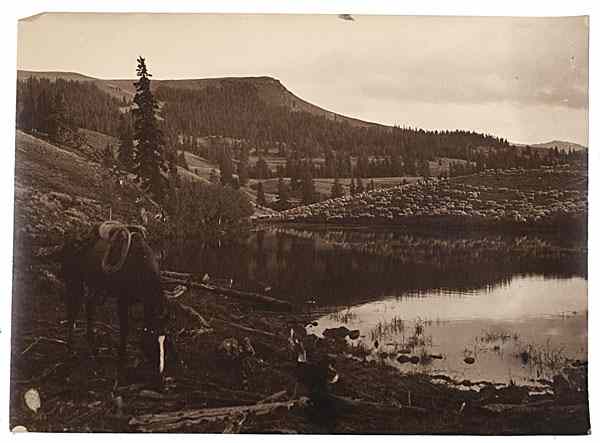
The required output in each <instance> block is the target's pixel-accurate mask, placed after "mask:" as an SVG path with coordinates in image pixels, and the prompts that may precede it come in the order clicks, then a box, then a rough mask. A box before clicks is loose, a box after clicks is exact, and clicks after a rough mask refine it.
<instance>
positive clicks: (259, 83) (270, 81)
mask: <svg viewBox="0 0 600 443" xmlns="http://www.w3.org/2000/svg"><path fill="white" fill-rule="evenodd" d="M29 77H35V78H47V79H49V80H51V81H54V80H56V79H59V78H60V79H64V80H77V81H89V82H93V83H95V84H96V85H97V86H98V88H100V89H101V90H102V91H105V92H106V93H108V94H110V95H112V96H113V97H117V98H119V99H121V98H122V97H125V98H127V99H131V98H133V96H134V95H135V87H134V86H133V82H134V81H135V80H123V79H119V80H105V79H99V78H94V77H90V76H87V75H83V74H78V73H76V72H59V71H22V70H19V71H17V79H18V80H25V79H27V78H29ZM231 80H235V81H237V82H243V83H248V84H249V85H253V86H254V87H255V88H256V89H257V91H258V95H259V97H260V99H261V100H263V101H264V102H265V103H266V104H267V105H270V106H285V107H288V108H290V109H292V110H295V111H304V112H308V113H309V114H312V115H316V116H320V117H325V118H327V119H328V120H332V121H337V122H345V123H348V124H349V125H351V126H353V127H385V126H384V125H380V124H378V123H372V122H366V121H363V120H359V119H356V118H352V117H346V116H344V115H341V114H336V113H335V112H331V111H328V110H326V109H323V108H321V107H319V106H316V105H313V104H312V103H309V102H307V101H305V100H303V99H301V98H299V97H298V96H296V95H295V94H293V93H292V92H291V91H289V90H288V89H286V87H285V86H283V84H282V83H281V82H280V81H279V80H277V79H275V78H273V77H266V76H265V77H220V78H203V79H186V80H156V79H152V83H151V86H152V89H153V90H156V89H157V88H159V87H161V86H165V87H169V88H178V89H189V90H201V89H205V88H208V87H216V88H220V87H222V85H223V84H224V83H226V82H229V81H231Z"/></svg>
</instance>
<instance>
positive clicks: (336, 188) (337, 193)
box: [331, 177, 344, 198]
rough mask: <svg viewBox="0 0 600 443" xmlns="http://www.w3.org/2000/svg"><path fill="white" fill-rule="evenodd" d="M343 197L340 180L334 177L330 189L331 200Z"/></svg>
mask: <svg viewBox="0 0 600 443" xmlns="http://www.w3.org/2000/svg"><path fill="white" fill-rule="evenodd" d="M343 196H344V189H343V188H342V185H341V184H340V180H339V179H338V178H337V177H336V178H335V180H334V181H333V186H332V187H331V198H338V197H343Z"/></svg>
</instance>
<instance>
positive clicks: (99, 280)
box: [62, 222, 166, 382]
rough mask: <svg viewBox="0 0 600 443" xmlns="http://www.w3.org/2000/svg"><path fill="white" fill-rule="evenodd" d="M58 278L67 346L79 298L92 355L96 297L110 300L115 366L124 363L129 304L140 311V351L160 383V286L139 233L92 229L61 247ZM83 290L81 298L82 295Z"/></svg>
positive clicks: (113, 227)
mask: <svg viewBox="0 0 600 443" xmlns="http://www.w3.org/2000/svg"><path fill="white" fill-rule="evenodd" d="M62 274H63V278H64V281H65V288H66V291H65V292H66V300H65V302H66V310H67V327H68V338H67V343H68V346H69V349H70V350H72V349H73V347H72V346H73V330H74V327H75V319H76V317H77V315H78V314H79V311H80V309H81V305H82V303H83V301H84V299H85V308H86V309H85V310H86V314H87V341H88V344H89V346H90V348H91V350H92V354H93V355H96V353H97V349H96V346H95V337H94V332H93V323H94V314H95V305H96V304H97V303H98V298H99V296H100V294H103V295H104V296H107V297H114V298H116V300H117V310H118V316H119V324H120V341H119V350H118V367H119V372H120V373H121V374H122V371H121V370H122V369H123V368H124V367H125V362H126V347H127V336H128V334H129V309H130V306H131V305H132V304H134V303H142V304H143V307H144V329H143V335H142V350H143V351H144V354H145V356H146V358H147V359H148V360H149V362H150V363H151V366H152V368H153V374H154V375H153V377H154V380H155V381H158V382H160V381H161V380H162V375H163V371H164V366H165V340H166V336H165V334H164V333H163V330H162V328H163V327H164V321H165V318H166V317H165V316H164V312H165V301H164V298H163V295H162V290H161V284H160V269H159V264H158V260H157V257H156V256H155V254H154V252H153V250H152V249H151V248H150V246H149V245H148V243H147V241H146V235H145V229H144V228H143V227H140V226H131V225H130V226H128V225H124V224H121V223H118V222H104V223H102V224H100V225H96V226H94V228H93V229H92V231H91V232H90V234H89V235H88V236H87V237H85V238H84V239H79V240H70V241H67V242H65V245H64V247H63V253H62ZM86 288H87V290H88V291H87V292H88V294H87V296H86V295H85V292H86Z"/></svg>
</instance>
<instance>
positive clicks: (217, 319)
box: [211, 318, 287, 341]
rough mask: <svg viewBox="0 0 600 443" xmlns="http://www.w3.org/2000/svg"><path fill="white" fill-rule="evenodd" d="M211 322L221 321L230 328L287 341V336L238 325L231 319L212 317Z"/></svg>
mask: <svg viewBox="0 0 600 443" xmlns="http://www.w3.org/2000/svg"><path fill="white" fill-rule="evenodd" d="M211 322H212V323H213V324H214V323H221V324H222V325H226V326H230V327H232V328H236V329H239V330H241V331H245V332H250V333H252V334H259V335H264V336H265V337H269V338H274V339H277V340H280V341H287V338H284V337H281V336H279V335H277V334H273V333H272V332H267V331H263V330H261V329H255V328H251V327H249V326H244V325H240V324H239V323H234V322H231V321H225V320H221V319H219V318H213V319H212V320H211Z"/></svg>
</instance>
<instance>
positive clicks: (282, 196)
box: [277, 178, 290, 203]
mask: <svg viewBox="0 0 600 443" xmlns="http://www.w3.org/2000/svg"><path fill="white" fill-rule="evenodd" d="M277 195H278V198H279V201H280V202H281V203H287V202H288V200H289V198H290V196H289V192H288V187H287V185H286V184H285V182H284V181H283V179H282V178H280V179H279V180H278V181H277Z"/></svg>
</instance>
